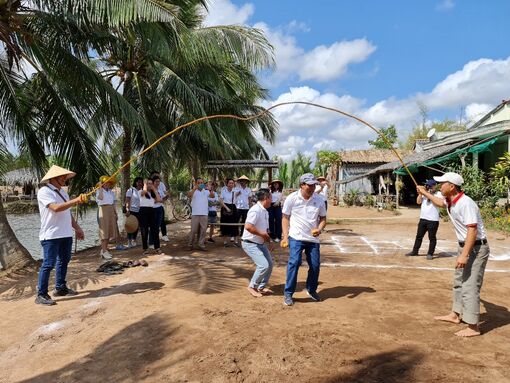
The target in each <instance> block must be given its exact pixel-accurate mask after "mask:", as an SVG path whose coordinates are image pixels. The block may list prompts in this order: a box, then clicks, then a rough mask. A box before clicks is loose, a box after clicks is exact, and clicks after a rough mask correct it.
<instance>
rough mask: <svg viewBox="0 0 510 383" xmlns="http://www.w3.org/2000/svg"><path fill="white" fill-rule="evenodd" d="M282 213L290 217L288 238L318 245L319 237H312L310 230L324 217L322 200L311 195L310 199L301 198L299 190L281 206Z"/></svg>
mask: <svg viewBox="0 0 510 383" xmlns="http://www.w3.org/2000/svg"><path fill="white" fill-rule="evenodd" d="M282 213H283V214H285V215H288V216H290V222H289V224H290V227H289V236H290V237H292V238H294V239H297V240H298V241H306V242H316V243H319V242H320V241H319V237H314V236H313V235H312V229H314V228H317V226H319V221H320V217H325V216H326V206H324V199H323V198H322V197H321V196H320V195H318V194H317V193H313V194H312V196H311V197H310V199H308V200H305V199H304V198H303V197H302V196H301V190H298V191H295V192H294V193H291V194H290V195H289V196H288V197H287V198H286V199H285V203H284V204H283V209H282Z"/></svg>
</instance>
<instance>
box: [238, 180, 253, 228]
mask: <svg viewBox="0 0 510 383" xmlns="http://www.w3.org/2000/svg"><path fill="white" fill-rule="evenodd" d="M237 182H238V183H239V186H238V187H236V189H235V204H236V207H237V215H238V218H239V221H238V222H240V223H244V222H245V221H246V216H247V215H248V210H249V209H250V207H251V205H252V202H251V199H252V197H253V192H252V191H251V189H250V188H249V187H248V184H249V183H250V179H249V178H248V177H246V176H244V175H243V176H241V177H239V178H238V179H237ZM243 230H244V226H241V236H242V235H243Z"/></svg>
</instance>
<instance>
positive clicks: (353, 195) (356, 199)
mask: <svg viewBox="0 0 510 383" xmlns="http://www.w3.org/2000/svg"><path fill="white" fill-rule="evenodd" d="M343 198H344V203H345V205H346V206H359V205H360V204H361V202H360V196H359V189H351V190H349V191H348V192H347V193H345V195H344V197H343Z"/></svg>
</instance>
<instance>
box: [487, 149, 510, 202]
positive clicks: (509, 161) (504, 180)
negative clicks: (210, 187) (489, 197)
mask: <svg viewBox="0 0 510 383" xmlns="http://www.w3.org/2000/svg"><path fill="white" fill-rule="evenodd" d="M490 175H491V181H492V182H491V185H492V186H493V187H494V188H495V190H496V192H497V193H498V194H499V195H505V194H506V195H508V194H509V189H510V153H509V152H505V153H504V154H503V156H502V157H500V158H499V161H498V162H497V163H496V164H495V165H494V166H493V167H492V169H491V172H490Z"/></svg>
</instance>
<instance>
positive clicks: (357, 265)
mask: <svg viewBox="0 0 510 383" xmlns="http://www.w3.org/2000/svg"><path fill="white" fill-rule="evenodd" d="M322 266H324V267H332V268H339V267H344V268H359V269H407V270H434V271H454V270H455V269H454V268H452V267H435V266H404V265H372V264H365V263H330V262H321V267H322ZM485 271H486V272H490V273H510V270H501V269H485Z"/></svg>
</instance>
